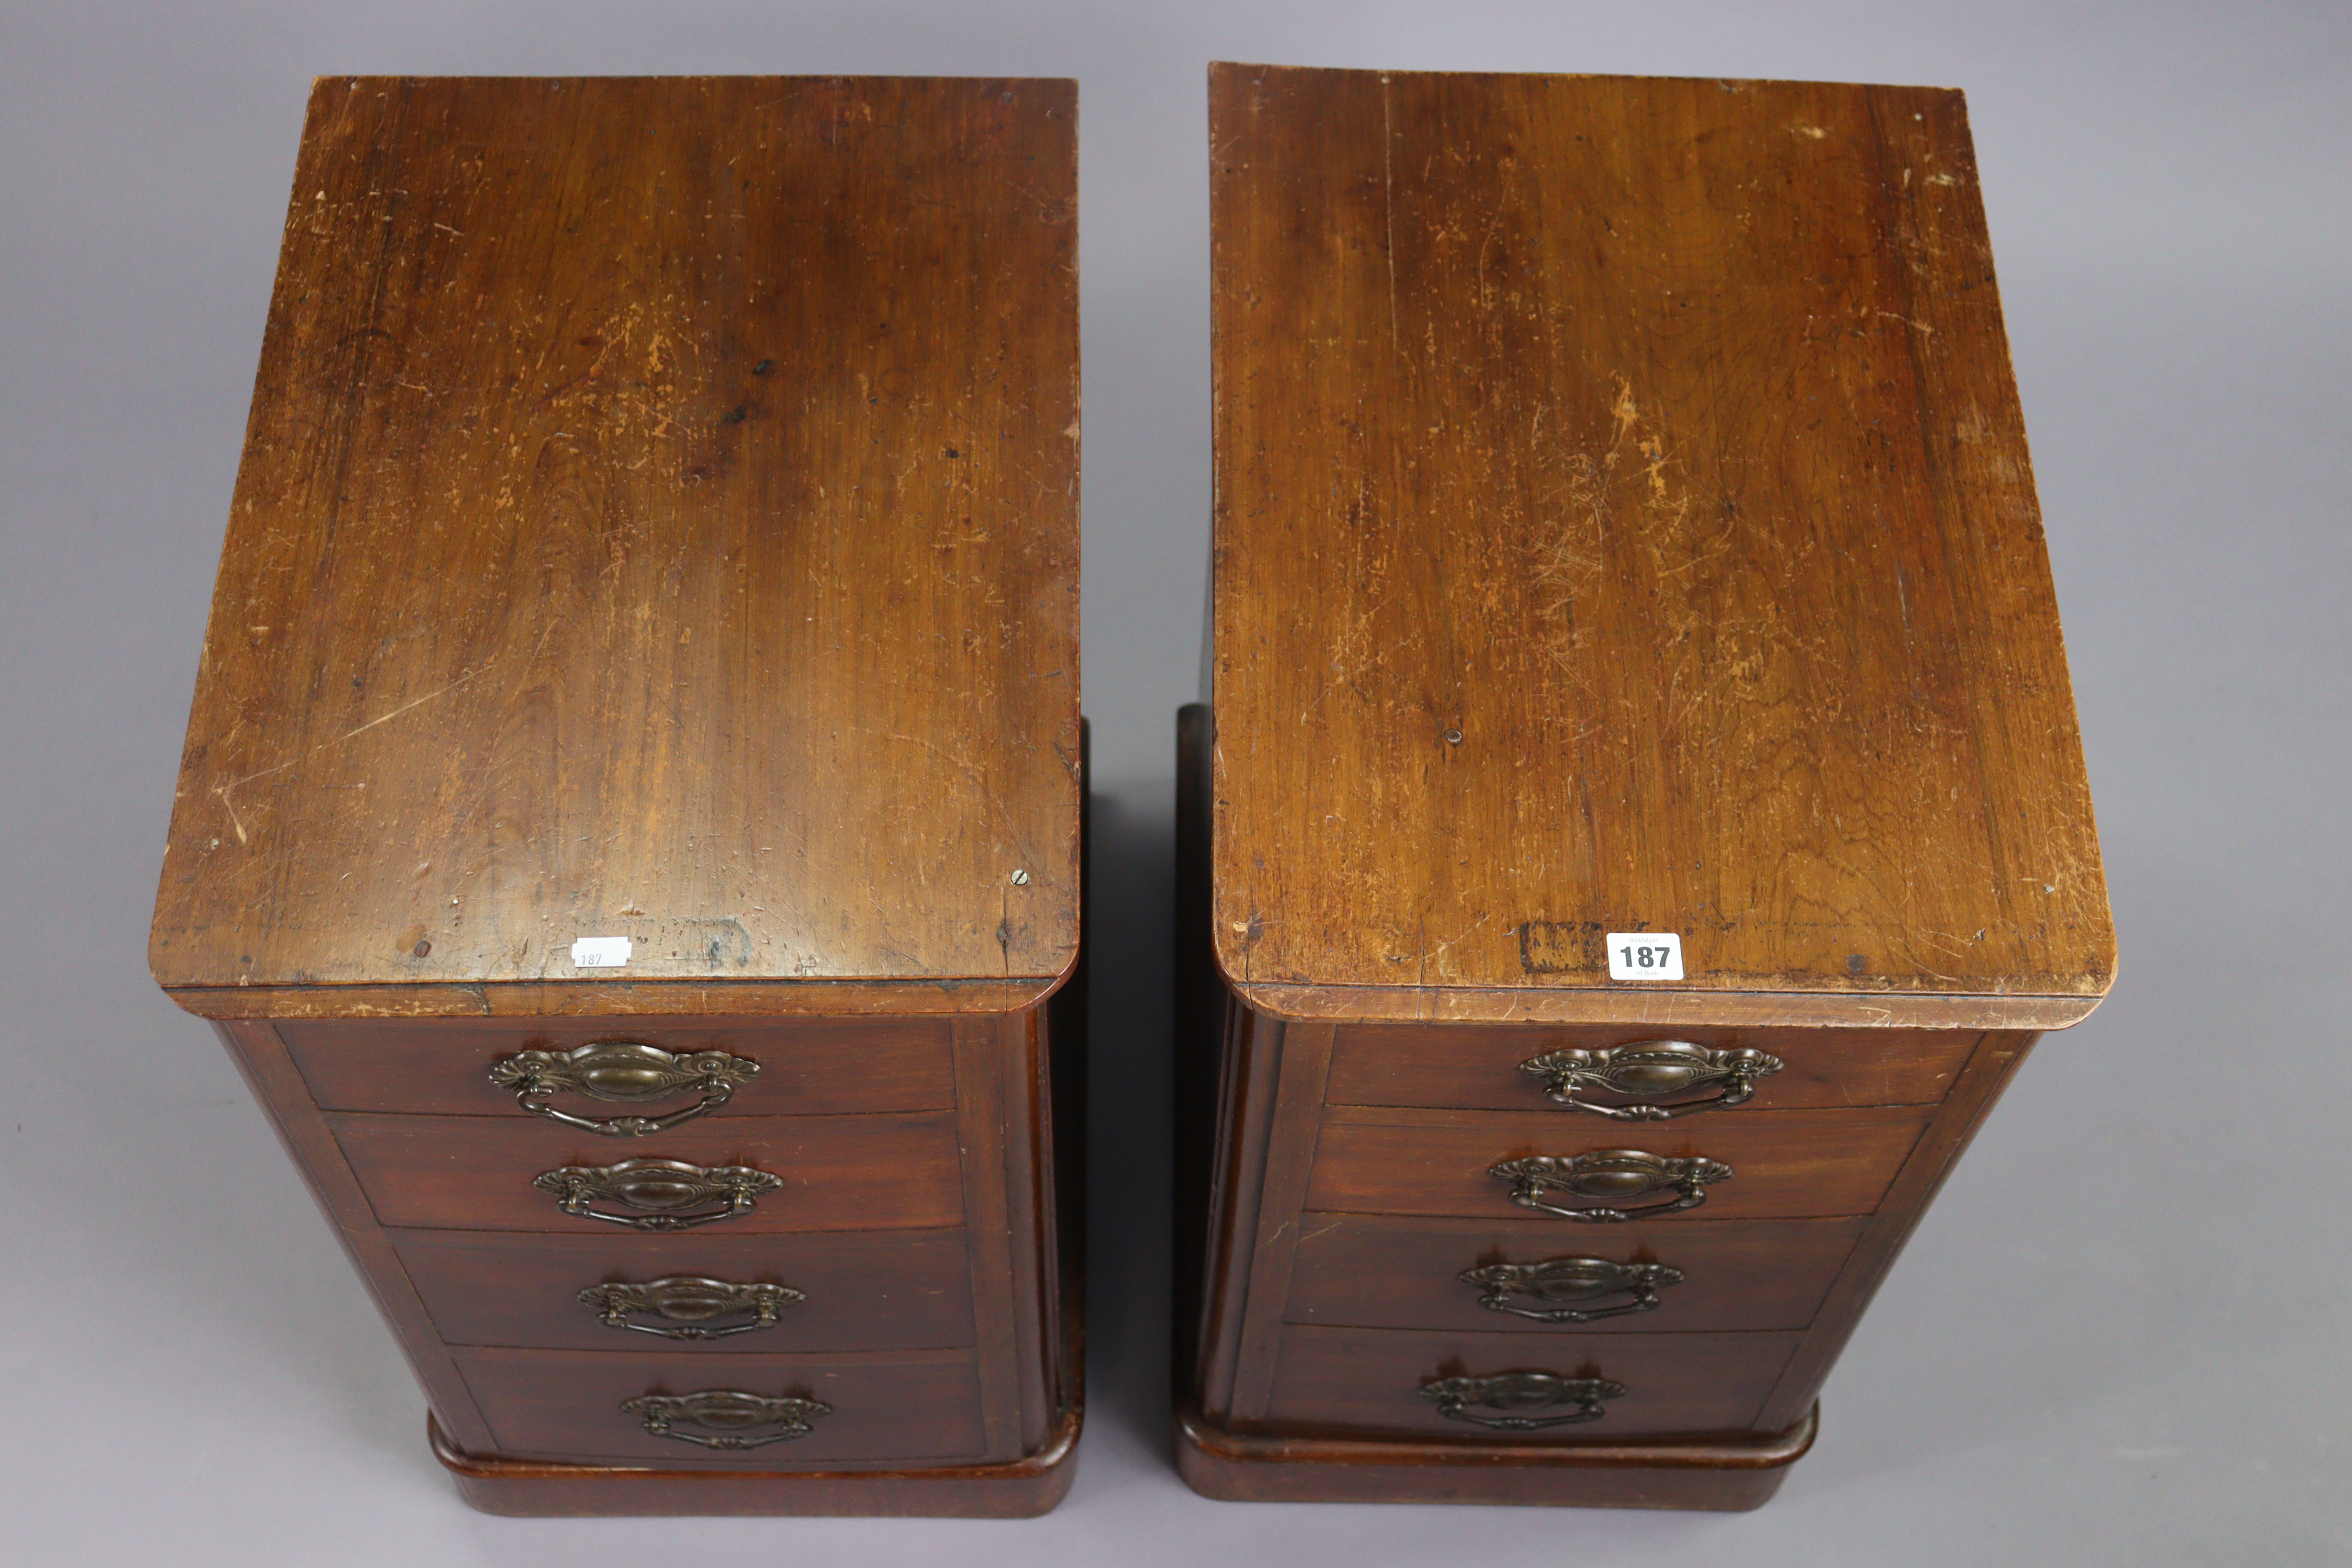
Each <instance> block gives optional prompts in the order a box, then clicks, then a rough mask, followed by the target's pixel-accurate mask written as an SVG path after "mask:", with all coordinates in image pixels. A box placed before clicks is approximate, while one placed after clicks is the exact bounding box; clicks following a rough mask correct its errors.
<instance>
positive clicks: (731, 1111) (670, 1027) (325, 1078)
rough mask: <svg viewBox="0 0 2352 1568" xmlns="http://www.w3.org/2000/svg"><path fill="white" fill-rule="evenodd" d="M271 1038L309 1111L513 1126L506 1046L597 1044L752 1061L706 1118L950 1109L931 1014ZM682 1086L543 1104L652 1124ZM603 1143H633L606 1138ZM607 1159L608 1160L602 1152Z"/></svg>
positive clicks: (441, 1023)
mask: <svg viewBox="0 0 2352 1568" xmlns="http://www.w3.org/2000/svg"><path fill="white" fill-rule="evenodd" d="M278 1037H279V1038H280V1039H282V1040H284V1041H285V1042H286V1049H287V1053H288V1054H289V1056H291V1057H292V1058H294V1065H295V1067H296V1068H299V1070H300V1072H301V1074H302V1081H303V1082H304V1084H306V1085H307V1086H308V1087H309V1089H310V1098H311V1099H312V1100H314V1101H316V1102H317V1104H318V1106H319V1108H320V1110H359V1111H407V1112H415V1113H419V1114H436V1115H445V1116H496V1117H509V1118H520V1117H526V1116H530V1114H531V1113H530V1112H529V1111H526V1110H523V1109H522V1108H521V1107H520V1106H519V1105H517V1104H516V1102H515V1094H516V1091H515V1089H514V1088H512V1087H508V1088H501V1087H500V1086H499V1085H498V1084H497V1083H494V1082H492V1081H491V1079H490V1068H491V1067H492V1065H493V1064H495V1063H498V1062H501V1061H505V1060H508V1059H509V1058H513V1057H514V1056H515V1055H516V1054H517V1053H518V1052H521V1051H526V1050H530V1051H546V1052H552V1053H556V1054H558V1055H562V1054H566V1053H570V1052H573V1051H576V1050H578V1049H580V1048H581V1047H584V1046H591V1045H595V1044H599V1043H604V1042H611V1043H620V1044H635V1045H646V1046H653V1047H657V1048H659V1049H661V1050H664V1051H667V1052H670V1053H672V1054H673V1055H676V1056H688V1055H692V1054H695V1053H698V1052H703V1051H719V1052H724V1053H725V1054H727V1055H729V1056H731V1057H735V1058H740V1059H742V1060H745V1061H750V1062H754V1063H756V1064H758V1068H759V1070H758V1071H757V1072H756V1073H752V1074H750V1075H748V1076H746V1077H744V1078H743V1079H742V1081H741V1082H740V1084H739V1085H738V1086H737V1087H736V1088H735V1089H734V1092H733V1097H732V1098H731V1099H730V1100H728V1101H727V1102H726V1104H725V1105H724V1106H722V1107H720V1108H719V1109H718V1110H714V1111H712V1112H711V1114H713V1115H716V1116H729V1117H734V1116H759V1115H768V1116H792V1115H805V1116H833V1115H855V1114H857V1113H859V1112H866V1111H887V1110H944V1109H946V1108H948V1107H950V1106H952V1105H953V1104H954V1103H955V1063H954V1058H953V1057H952V1055H951V1054H950V1047H949V1040H948V1026H947V1024H946V1023H945V1022H944V1021H943V1020H940V1019H935V1018H904V1019H880V1020H877V1019H863V1018H861V1019H848V1020H835V1019H825V1018H813V1019H795V1020H791V1021H784V1022H779V1021H777V1020H773V1019H762V1020H756V1021H751V1020H746V1021H721V1022H717V1023H711V1022H699V1021H698V1022H693V1023H685V1022H676V1021H671V1022H659V1021H649V1020H646V1019H642V1018H608V1019H586V1020H577V1019H545V1020H539V1019H534V1020H531V1021H530V1022H529V1023H527V1024H525V1023H518V1022H517V1021H516V1020H514V1019H510V1018H447V1019H430V1020H419V1019H412V1018H390V1019H362V1020H341V1021H337V1022H332V1023H309V1022H299V1023H282V1024H279V1025H278ZM699 1098H700V1091H699V1089H697V1088H696V1087H695V1086H693V1085H691V1084H688V1085H685V1086H682V1087H680V1088H678V1089H677V1090H675V1091H674V1092H672V1093H668V1094H665V1095H663V1096H662V1097H661V1098H659V1099H658V1100H651V1101H646V1102H643V1103H623V1102H616V1101H614V1100H599V1099H597V1098H596V1097H595V1096H593V1095H592V1094H588V1093H584V1092H581V1091H578V1090H575V1089H558V1090H556V1091H554V1092H553V1093H551V1094H550V1095H548V1096H547V1097H546V1099H547V1103H548V1104H549V1105H550V1106H551V1108H553V1109H555V1110H562V1111H564V1112H566V1113H568V1114H572V1115H576V1116H581V1117H585V1118H591V1119H594V1120H598V1121H603V1120H608V1119H610V1118H612V1117H614V1116H622V1115H632V1114H635V1115H644V1116H662V1115H667V1114H670V1113H672V1112H675V1111H677V1110H684V1109H686V1108H688V1107H690V1106H692V1105H693V1104H694V1103H695V1102H696V1100H698V1099H699ZM613 1142H614V1143H615V1144H621V1143H629V1142H637V1140H635V1139H625V1138H615V1139H614V1140H613ZM614 1157H615V1158H617V1157H618V1156H614Z"/></svg>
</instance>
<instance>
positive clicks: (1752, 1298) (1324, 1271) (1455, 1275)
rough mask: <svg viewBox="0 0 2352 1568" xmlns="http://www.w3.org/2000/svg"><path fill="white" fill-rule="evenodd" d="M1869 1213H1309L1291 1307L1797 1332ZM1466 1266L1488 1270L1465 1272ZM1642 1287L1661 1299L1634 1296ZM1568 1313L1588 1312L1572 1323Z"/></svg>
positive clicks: (1499, 1327)
mask: <svg viewBox="0 0 2352 1568" xmlns="http://www.w3.org/2000/svg"><path fill="white" fill-rule="evenodd" d="M1866 1223H1867V1222H1865V1221H1862V1220H1850V1219H1816V1220H1783V1221H1771V1220H1764V1221H1756V1222H1751V1223H1748V1224H1745V1225H1721V1224H1709V1223H1699V1222H1691V1223H1685V1224H1683V1225H1678V1226H1675V1228H1674V1230H1673V1232H1672V1234H1670V1235H1669V1234H1651V1233H1648V1232H1646V1231H1645V1232H1643V1233H1641V1238H1640V1239H1635V1238H1634V1237H1630V1236H1628V1235H1627V1234H1625V1231H1624V1228H1623V1227H1622V1226H1609V1227H1606V1228H1603V1227H1599V1226H1594V1227H1589V1228H1588V1227H1575V1229H1574V1230H1573V1231H1571V1228H1570V1226H1560V1227H1559V1230H1557V1231H1551V1230H1542V1231H1538V1230H1537V1229H1536V1227H1534V1226H1507V1227H1504V1228H1501V1229H1497V1228H1496V1226H1490V1225H1482V1224H1479V1223H1477V1222H1475V1221H1472V1222H1465V1221H1461V1220H1412V1219H1374V1218H1355V1217H1352V1216H1347V1215H1322V1214H1310V1215H1307V1216H1306V1217H1305V1218H1304V1220H1303V1221H1302V1222H1301V1224H1300V1226H1299V1237H1298V1249H1297V1254H1296V1255H1295V1257H1294V1259H1293V1261H1292V1264H1291V1274H1290V1300H1289V1304H1288V1309H1287V1312H1286V1316H1287V1318H1288V1321H1291V1322H1294V1323H1304V1324H1316V1325H1322V1326H1327V1327H1333V1328H1377V1329H1447V1330H1454V1331H1466V1332H1478V1331H1491V1332H1500V1333H1530V1332H1532V1333H1538V1334H1553V1333H1557V1332H1559V1331H1561V1330H1563V1329H1572V1330H1573V1331H1576V1332H1578V1333H1605V1334H1622V1333H1641V1332H1653V1333H1656V1332H1679V1331H1721V1330H1759V1329H1802V1328H1804V1327H1806V1326H1807V1325H1808V1324H1810V1323H1811V1321H1813V1314H1814V1313H1815V1312H1816V1311H1817V1310H1820V1307H1821V1304H1822V1297H1824V1296H1825V1295H1827V1294H1828V1293H1829V1288H1830V1285H1831V1283H1832V1281H1834V1280H1835V1279H1837V1274H1838V1270H1839V1269H1840V1268H1843V1267H1844V1264H1845V1260H1846V1258H1847V1255H1848V1254H1850V1253H1852V1252H1853V1246H1854V1243H1855V1242H1856V1241H1857V1240H1859V1239H1860V1238H1861V1236H1862V1231H1863V1227H1864V1224H1866ZM1661 1228H1662V1230H1663V1227H1661ZM1579 1260H1586V1261H1584V1262H1580V1261H1579ZM1592 1263H1598V1264H1600V1265H1601V1266H1602V1267H1600V1268H1594V1267H1591V1266H1590V1265H1591V1264H1592ZM1465 1270H1483V1271H1485V1272H1486V1278H1484V1279H1477V1280H1468V1281H1465V1279H1463V1278H1462V1275H1463V1273H1464V1272H1465ZM1645 1296H1646V1299H1648V1300H1654V1301H1655V1302H1656V1303H1657V1305H1656V1306H1655V1307H1652V1308H1646V1309H1645V1308H1643V1307H1641V1306H1640V1303H1641V1301H1642V1300H1643V1299H1644V1298H1645ZM1489 1300H1491V1301H1493V1302H1495V1303H1496V1306H1493V1307H1489V1306H1486V1305H1484V1304H1483V1303H1484V1302H1486V1301H1489ZM1567 1313H1583V1314H1587V1316H1586V1317H1585V1319H1584V1321H1581V1322H1577V1321H1573V1320H1571V1319H1570V1318H1568V1317H1566V1316H1565V1314H1567ZM1596 1313H1597V1314H1602V1315H1601V1316H1591V1314H1596ZM1522 1353H1525V1352H1522Z"/></svg>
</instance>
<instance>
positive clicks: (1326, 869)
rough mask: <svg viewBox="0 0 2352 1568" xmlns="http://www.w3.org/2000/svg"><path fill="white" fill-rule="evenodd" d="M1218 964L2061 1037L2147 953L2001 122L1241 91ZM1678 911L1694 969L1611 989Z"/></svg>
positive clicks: (1215, 145) (1517, 1009)
mask: <svg viewBox="0 0 2352 1568" xmlns="http://www.w3.org/2000/svg"><path fill="white" fill-rule="evenodd" d="M1210 96H1211V105H1212V107H1211V121H1212V134H1211V156H1212V211H1213V278H1214V289H1213V302H1214V340H1213V363H1214V373H1215V441H1216V464H1217V477H1216V507H1215V528H1216V562H1215V568H1214V572H1215V595H1214V608H1213V634H1214V642H1213V668H1212V679H1213V704H1214V710H1215V718H1216V741H1215V752H1214V761H1213V800H1214V833H1213V838H1214V850H1213V855H1214V870H1215V902H1214V908H1215V915H1214V919H1215V931H1216V945H1217V952H1218V958H1219V962H1220V964H1221V966H1222V967H1223V970H1224V972H1225V973H1226V974H1227V976H1228V977H1229V978H1230V979H1231V980H1232V981H1233V982H1234V984H1237V985H1238V986H1239V987H1240V988H1241V989H1242V991H1243V992H1244V995H1245V996H1247V997H1248V998H1250V999H1251V1000H1252V1001H1254V1002H1255V1003H1256V1004H1257V1005H1263V1006H1265V1007H1267V1008H1269V1009H1270V1010H1273V1011H1276V1012H1280V1013H1286V1014H1289V1015H1292V1016H1359V1017H1367V1018H1424V1017H1457V1018H1464V1019H1487V1020H1507V1019H1540V1018H1574V1017H1589V1018H1600V1017H1604V1016H1605V1017H1628V1018H1631V1017H1646V1018H1650V1019H1654V1020H1658V1021H1671V1020H1674V1019H1676V1018H1682V1019H1696V1018H1699V1017H1706V1016H1714V1017H1725V1016H1737V1017H1744V1018H1748V1019H1751V1020H1754V1021H1758V1022H1773V1021H1777V1022H1787V1023H1885V1024H1945V1023H1948V1024H1964V1025H1969V1026H2011V1027H2048V1026H2060V1025H2063V1024H2064V1023H2069V1022H2072V1021H2074V1019H2076V1018H2079V1017H2080V1016H2082V1015H2084V1013H2087V1012H2088V1011H2089V1010H2090V1008H2091V1007H2092V1006H2093V1005H2095V1003H2096V1002H2097V1000H2098V998H2099V997H2100V996H2102V995H2103V994H2105V990H2106V988H2107V985H2108V984H2109V982H2110V979H2111V977H2112V973H2113V970H2114V963H2115V948H2114V936H2113V931H2112V928H2111V925H2110V923H2109V918H2108V911H2107V900H2106V889H2105V879H2104V877H2103V874H2102V871H2101V868H2100V861H2099V853H2098V843H2097V837H2096V833H2095V826H2094V824H2093V820H2092V813H2091V800H2090V794H2089V787H2088V784H2087V782H2086V780H2085V776H2084V765H2083V757H2082V749H2081V743H2080V741H2079V738H2078V735H2077V731H2076V729H2075V720H2074V699H2073V694H2072V690H2071V688H2070V686H2069V683H2068V679H2067V673H2066V664H2065V655H2064V649H2063V643H2062V640H2061V637H2060V632H2059V625H2058V615H2057V606H2056V602H2055V598H2054V596H2053V591H2052V585H2051V579H2050V569H2049V563H2048V558H2047V553H2046V552H2045V549H2044V546H2043V542H2042V523H2041V519H2040V514H2039V510H2038V507H2037V505H2036V502H2035V499H2034V492H2033V484H2032V472H2031V469H2030V468H2029V465H2028V459H2027V454H2026V444H2025V432H2024V428H2023V426H2022V423H2021V418H2020V415H2019V409H2018V402H2017V395H2016V390H2015V386H2014V383H2013V380H2012V377H2011V369H2010V363H2009V357H2008V350H2007V344H2006V341H2005V338H2004V335H2003V329H2002V324H2001V316H2000V302H1999V299H1998V296H1997V294H1996V292H1995V289H1994V280H1993V271H1992V259H1991V253H1990V247H1989V246H1988V243H1987V239H1986V233H1985V223H1984V216H1983V210H1982V206H1981V205H1980V203H1979V195H1978V188H1977V172H1976V166H1975V163H1974V161H1973V157H1972V154H1971V151H1970V144H1969V133H1968V126H1967V121H1966V113H1965V108H1964V105H1963V103H1962V100H1961V98H1960V95H1959V94H1958V93H1957V92H1951V91H1945V90H1937V89H1913V88H1887V87H1854V86H1830V85H1817V84H1802V83H1775V82H1722V81H1698V80H1666V79H1633V78H1601V77H1544V76H1476V75H1435V74H1404V73H1392V74H1383V73H1377V72H1369V71H1326V70H1294V69H1282V68H1264V67H1255V66H1220V67H1217V68H1214V69H1213V72H1212V76H1211V93H1210ZM1612 931H1655V932H1674V933H1675V934H1677V935H1678V936H1679V937H1680V938H1681V945H1682V950H1683V955H1684V970H1685V977H1684V978H1683V979H1682V980H1681V981H1680V982H1678V983H1669V982H1665V981H1643V980H1635V981H1632V982H1627V981H1615V980H1612V979H1611V977H1610V975H1609V972H1608V967H1607V959H1606V957H1605V955H1604V952H1603V948H1604V942H1605V938H1606V936H1607V933H1610V932H1612Z"/></svg>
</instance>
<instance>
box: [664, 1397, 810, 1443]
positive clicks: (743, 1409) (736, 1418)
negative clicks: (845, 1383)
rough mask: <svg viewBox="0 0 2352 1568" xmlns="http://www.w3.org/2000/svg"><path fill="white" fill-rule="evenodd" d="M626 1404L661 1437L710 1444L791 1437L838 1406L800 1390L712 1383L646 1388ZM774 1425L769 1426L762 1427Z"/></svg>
mask: <svg viewBox="0 0 2352 1568" xmlns="http://www.w3.org/2000/svg"><path fill="white" fill-rule="evenodd" d="M621 1408H622V1409H624V1410H625V1411H627V1412H628V1413H629V1414H630V1415H635V1416H637V1417H638V1418H639V1419H640V1420H642V1421H643V1422H644V1424H645V1428H646V1431H648V1432H650V1433H652V1434H653V1435H654V1436H656V1437H668V1438H672V1439H675V1440H676V1441H677V1442H680V1443H695V1444H698V1445H700V1446H701V1447H705V1448H726V1449H730V1450H737V1449H742V1448H764V1447H767V1446H768V1445H769V1444H771V1443H789V1442H792V1441H793V1439H794V1438H798V1437H805V1436H808V1435H809V1434H810V1433H812V1432H814V1431H815V1430H816V1426H815V1422H816V1418H817V1417H818V1416H820V1415H832V1414H833V1406H831V1405H826V1404H824V1403H823V1402H822V1401H819V1400H814V1399H803V1398H801V1397H799V1396H797V1395H794V1394H774V1395H770V1394H745V1393H742V1392H740V1390H737V1389H731V1388H709V1389H705V1390H703V1391H702V1392H701V1393H699V1394H639V1395H638V1396H637V1397H636V1398H635V1399H625V1400H623V1401H621ZM763 1426H773V1427H775V1428H776V1430H774V1431H772V1432H763V1431H761V1430H760V1428H761V1427H763Z"/></svg>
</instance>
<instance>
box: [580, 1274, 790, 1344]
mask: <svg viewBox="0 0 2352 1568" xmlns="http://www.w3.org/2000/svg"><path fill="white" fill-rule="evenodd" d="M580 1300H582V1301H583V1302H584V1303H586V1304H587V1305H589V1306H591V1307H593V1308H595V1309H596V1317H597V1320H598V1321H600V1322H602V1323H603V1324H604V1326H605V1327H606V1328H608V1329H633V1330H635V1331H636V1332H638V1333H641V1334H659V1335H660V1336H661V1337H662V1338H663V1339H666V1340H723V1339H725V1338H727V1337H728V1336H729V1335H730V1334H755V1333H758V1332H759V1331H761V1329H772V1328H774V1327H775V1326H776V1314H777V1313H779V1312H781V1311H782V1310H784V1309H785V1308H786V1307H790V1306H794V1305H796V1304H798V1303H799V1302H802V1301H805V1300H808V1297H807V1296H806V1295H804V1294H803V1293H802V1292H801V1291H798V1290H795V1289H793V1288H792V1287H791V1286H789V1285H769V1284H764V1283H760V1282H756V1281H755V1282H752V1283H750V1284H743V1285H737V1284H733V1283H730V1281H728V1280H725V1279H704V1278H703V1277H702V1276H700V1275H698V1274H673V1275H671V1276H669V1277H668V1278H667V1279H648V1280H646V1281H645V1282H644V1283H643V1284H638V1285H633V1284H626V1283H618V1284H611V1285H593V1286H591V1287H589V1288H588V1289H585V1290H583V1291H581V1292H580ZM632 1312H647V1313H651V1314H652V1315H653V1316H655V1317H656V1318H667V1319H668V1320H669V1321H670V1324H671V1326H670V1327H668V1328H663V1327H661V1326H659V1325H657V1324H654V1323H633V1322H631V1321H629V1314H630V1313H632ZM747 1312H748V1313H751V1321H750V1322H748V1323H722V1322H719V1320H721V1319H724V1318H740V1317H741V1316H743V1315H744V1314H745V1313H747ZM714 1324H716V1325H717V1326H716V1327H714V1326H713V1325H714Z"/></svg>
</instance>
